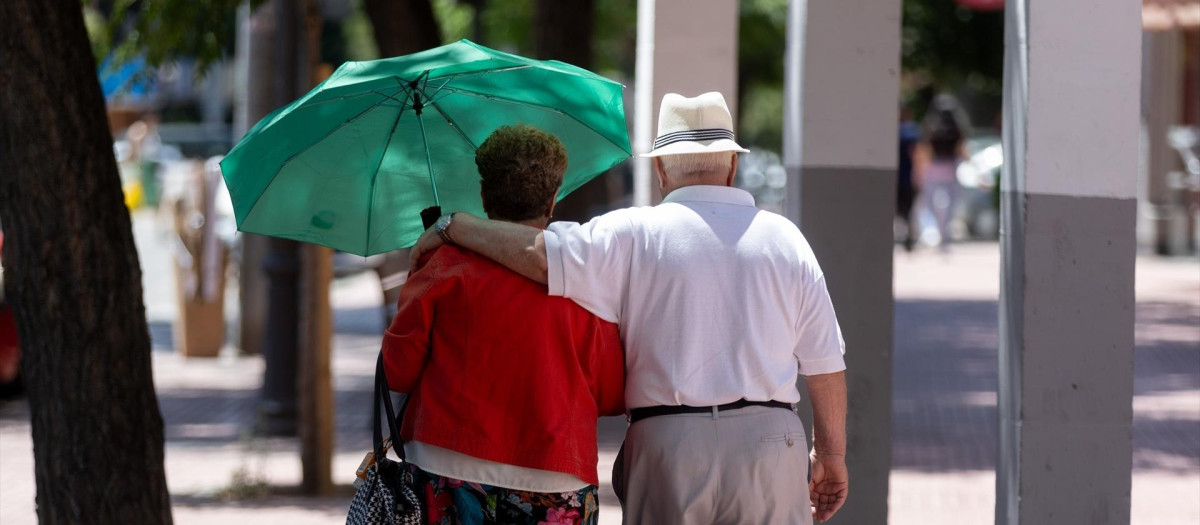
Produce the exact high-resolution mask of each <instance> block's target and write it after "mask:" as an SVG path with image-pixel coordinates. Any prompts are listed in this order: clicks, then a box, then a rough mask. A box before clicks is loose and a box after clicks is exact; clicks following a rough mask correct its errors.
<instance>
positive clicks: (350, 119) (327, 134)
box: [276, 91, 399, 174]
mask: <svg viewBox="0 0 1200 525" xmlns="http://www.w3.org/2000/svg"><path fill="white" fill-rule="evenodd" d="M396 93H399V91H397V92H396ZM379 95H382V96H384V97H386V98H383V99H380V100H379V102H376V103H374V104H371V105H370V106H367V107H366V108H365V109H363V110H362V111H359V112H358V114H357V115H354V116H353V117H350V118H348V119H346V121H345V122H342V123H341V124H338V125H337V127H336V128H333V129H331V130H329V133H326V134H324V135H322V136H321V138H319V139H317V140H314V141H313V143H312V144H309V145H307V146H305V147H304V148H303V149H301V150H300V151H297V152H295V153H293V154H291V155H290V156H288V158H286V159H284V160H283V162H282V163H281V164H280V165H279V167H280V168H283V165H284V164H287V163H289V162H291V161H292V159H294V158H296V157H299V156H300V155H303V154H304V153H305V152H306V151H308V150H309V149H310V148H312V147H313V146H316V145H317V144H320V143H321V141H323V140H325V139H327V138H329V136H330V135H333V134H334V133H337V132H338V130H340V129H342V128H344V127H346V126H347V125H349V124H351V123H353V122H354V121H356V120H358V119H359V118H362V116H363V115H366V114H367V113H370V112H371V111H372V110H374V109H375V108H377V107H379V106H380V105H382V104H383V103H384V101H387V100H395V98H393V97H394V95H393V96H392V97H389V96H387V95H384V94H383V93H379ZM276 174H278V172H276Z"/></svg>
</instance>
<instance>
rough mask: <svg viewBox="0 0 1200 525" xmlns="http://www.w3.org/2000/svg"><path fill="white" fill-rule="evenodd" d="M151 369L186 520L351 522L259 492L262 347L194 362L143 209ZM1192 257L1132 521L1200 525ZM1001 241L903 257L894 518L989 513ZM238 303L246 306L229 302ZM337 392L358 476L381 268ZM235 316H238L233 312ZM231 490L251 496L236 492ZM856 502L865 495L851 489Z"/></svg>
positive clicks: (20, 482)
mask: <svg viewBox="0 0 1200 525" xmlns="http://www.w3.org/2000/svg"><path fill="white" fill-rule="evenodd" d="M135 233H136V235H137V239H138V243H139V249H140V250H141V253H142V258H143V272H144V274H145V275H146V276H147V279H146V283H147V284H146V294H147V297H146V303H147V314H148V317H149V322H150V325H151V333H152V338H153V339H154V347H155V351H154V371H155V382H156V390H157V392H158V394H159V400H160V405H161V407H162V411H163V415H164V420H165V423H166V437H167V445H166V470H167V477H168V484H169V487H170V489H171V492H172V495H173V503H174V507H175V509H174V513H175V519H176V521H177V522H178V523H183V524H189V523H197V524H198V523H214V522H219V521H220V520H227V519H230V518H238V519H243V520H246V519H248V520H253V521H254V522H256V523H259V524H264V525H265V524H271V523H288V524H308V523H314V524H315V523H340V522H342V521H343V520H344V519H345V508H346V505H347V504H348V502H349V495H348V493H347V494H346V495H342V496H337V497H330V498H321V499H315V498H301V497H296V496H290V495H286V494H284V495H279V494H273V495H270V496H266V497H255V496H254V494H256V493H257V492H258V491H257V486H256V482H267V483H269V484H270V485H273V486H279V487H287V486H295V485H296V484H297V483H298V482H299V479H300V465H299V460H298V453H297V446H296V443H295V440H292V439H255V438H250V437H248V436H246V435H245V433H244V430H245V429H246V428H248V426H249V422H250V421H251V418H252V416H253V407H254V402H255V400H256V398H257V394H258V392H257V389H258V387H259V385H260V381H261V374H262V361H261V359H259V358H253V357H252V358H236V357H231V356H230V357H222V358H219V359H215V360H190V361H189V360H184V359H182V358H180V357H178V356H177V355H176V354H174V353H172V351H171V344H170V329H171V321H172V319H173V318H174V315H175V313H174V299H173V296H171V295H170V292H171V290H173V287H172V283H171V281H170V272H169V266H168V265H167V262H166V260H165V256H164V254H165V248H164V243H163V242H162V239H161V238H160V237H159V236H158V232H157V231H156V229H155V225H154V223H153V222H152V221H151V220H149V218H148V216H146V215H145V214H137V215H135ZM1195 269H1196V262H1195V261H1194V260H1193V261H1161V260H1158V259H1153V258H1141V259H1139V267H1138V271H1139V276H1138V277H1139V278H1138V300H1139V304H1138V309H1137V316H1138V328H1137V344H1138V349H1137V352H1136V354H1135V376H1136V378H1135V393H1136V398H1135V400H1134V407H1135V423H1134V446H1135V456H1134V466H1135V472H1134V489H1133V490H1134V493H1133V510H1134V512H1133V515H1134V523H1145V524H1155V525H1157V524H1167V525H1170V524H1174V523H1179V524H1184V523H1189V524H1195V523H1198V522H1200V501H1198V500H1197V498H1196V494H1198V493H1200V275H1198V274H1197V272H1195ZM997 276H998V255H997V253H996V247H995V245H966V246H962V247H959V248H958V249H957V250H955V251H954V252H953V253H952V254H951V255H949V256H947V257H942V256H939V255H936V254H923V253H918V254H916V255H913V256H909V255H907V254H903V253H899V254H897V261H896V287H895V288H896V294H897V305H896V336H897V346H896V351H895V354H894V355H895V397H894V401H893V416H894V441H893V456H894V465H893V472H892V479H891V492H892V494H891V499H890V502H889V504H890V517H891V522H892V523H893V524H908V523H913V524H915V523H922V524H930V523H933V524H938V523H945V524H956V525H957V524H975V523H991V522H992V506H993V504H994V496H993V485H994V479H995V477H994V472H993V470H994V459H993V457H994V453H995V447H996V443H995V433H996V413H995V411H996V408H995V404H996V399H995V389H996V304H995V299H996V296H997V290H998V284H997ZM230 301H231V303H235V301H233V300H232V299H230ZM333 301H334V306H335V309H336V314H335V329H336V332H337V333H336V336H335V343H334V347H335V350H334V363H333V372H334V374H335V385H334V386H335V389H336V390H337V414H336V418H337V419H336V422H337V436H336V439H337V440H336V445H335V452H336V457H335V465H334V476H335V481H336V482H338V483H341V484H349V483H350V481H352V476H353V470H354V468H355V467H356V466H357V464H358V462H359V460H360V459H361V457H362V453H363V452H364V451H365V450H366V449H367V447H368V446H369V437H368V436H369V432H370V427H369V420H368V417H369V399H370V398H369V394H368V393H369V391H370V386H371V381H372V377H373V372H374V358H375V353H376V352H377V351H378V348H379V340H380V337H379V334H380V333H381V331H382V329H383V320H382V317H381V314H380V310H379V308H380V307H379V302H380V299H379V297H378V288H377V285H376V284H375V283H373V282H372V280H371V278H370V277H369V276H358V277H353V278H350V279H345V280H340V281H337V282H336V283H335V285H334V290H333ZM234 316H236V312H230V318H231V319H232V318H234ZM623 431H624V422H623V420H621V419H612V418H609V419H606V420H603V421H602V422H601V432H600V444H601V458H600V459H601V465H600V469H599V470H600V476H601V481H602V483H603V484H604V485H605V486H604V487H603V488H602V498H601V499H602V503H603V509H602V515H601V516H602V517H601V522H602V523H619V522H620V515H619V512H618V511H617V509H616V507H615V503H616V502H615V498H614V497H613V496H612V493H611V489H610V488H609V486H608V481H609V479H608V478H609V472H610V469H611V463H612V461H613V459H614V458H615V455H616V451H617V447H618V446H619V444H620V439H621V436H622V434H623ZM0 487H2V489H0V523H2V524H4V525H10V524H12V525H17V524H23V523H33V522H35V517H34V507H33V504H34V503H33V498H34V488H33V460H32V443H31V442H30V437H29V419H28V411H27V408H26V406H25V405H24V403H22V402H16V403H7V404H3V405H0ZM222 493H233V494H238V495H241V496H243V497H241V498H240V499H232V500H231V499H226V498H223V497H222ZM850 504H864V503H863V502H856V501H854V500H853V496H852V497H851V502H850Z"/></svg>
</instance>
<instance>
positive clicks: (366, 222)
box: [221, 40, 630, 255]
mask: <svg viewBox="0 0 1200 525" xmlns="http://www.w3.org/2000/svg"><path fill="white" fill-rule="evenodd" d="M621 90H622V86H621V85H620V84H618V83H616V82H613V81H612V80H609V79H606V78H604V77H601V76H599V75H596V74H595V73H592V72H590V71H587V70H584V69H580V68H578V67H575V66H572V65H569V64H564V63H562V62H556V61H539V60H530V59H527V58H523V57H519V56H516V55H510V54H508V53H502V52H499V51H496V50H493V49H488V48H486V47H483V46H480V45H478V44H475V43H473V42H470V41H467V40H462V41H459V42H456V43H453V44H449V45H445V46H442V47H439V48H435V49H430V50H428V51H423V52H420V53H415V54H412V55H407V56H403V57H396V58H387V59H382V60H373V61H370V62H347V63H346V64H344V65H342V67H340V68H338V70H337V71H335V72H334V73H333V75H332V76H330V77H329V79H327V80H326V81H325V82H322V83H321V85H319V86H317V87H316V88H315V89H313V90H312V91H310V92H309V93H308V94H306V95H304V96H303V97H301V98H300V99H299V100H296V101H295V102H292V103H291V104H289V105H287V106H285V107H283V108H281V109H279V110H276V111H275V112H274V113H271V114H270V115H267V116H266V117H264V118H263V119H262V120H261V121H259V123H258V124H256V125H255V126H254V127H253V128H252V129H250V131H249V132H247V133H246V136H245V137H244V138H242V140H241V142H239V143H238V144H237V146H235V147H234V148H233V151H230V152H229V154H228V155H227V156H226V157H225V159H224V160H223V161H221V170H222V172H223V173H224V175H225V182H226V185H227V186H228V188H229V194H230V196H231V197H232V199H233V206H234V211H235V214H236V217H237V223H238V229H240V230H241V231H245V232H251V233H259V234H263V235H271V236H275V237H283V238H287V239H295V240H298V241H304V242H310V243H315V244H321V245H325V246H329V247H331V248H335V249H338V250H342V251H346V252H350V253H356V254H359V255H371V254H376V253H383V252H387V251H391V250H395V249H398V248H404V247H407V246H411V245H412V244H413V243H415V242H416V240H417V238H418V237H419V236H420V234H421V232H422V231H423V230H424V226H423V224H422V221H421V217H420V211H421V210H423V209H425V208H427V207H430V206H434V205H440V206H441V207H442V208H443V209H445V210H446V211H471V212H474V213H482V211H483V208H482V205H481V204H480V199H479V172H478V170H477V169H476V168H475V149H476V147H478V146H479V144H480V143H481V142H483V140H484V139H486V138H487V136H488V135H490V134H491V133H492V131H494V130H495V129H496V128H498V127H500V126H503V125H508V124H518V123H524V124H529V125H532V126H536V127H538V128H540V129H542V130H544V131H547V132H549V133H552V134H554V135H555V136H557V137H558V138H559V140H561V141H562V142H563V144H564V145H565V146H566V149H567V155H568V158H569V163H568V167H567V173H566V176H565V178H564V180H563V186H562V191H561V193H560V196H561V195H566V194H567V193H569V192H571V191H572V190H574V189H576V188H578V187H579V186H581V185H583V183H585V182H587V181H588V180H590V179H591V178H592V177H595V176H596V175H598V174H600V173H602V172H604V171H605V170H607V169H608V168H611V167H612V166H614V165H616V164H618V163H620V162H621V161H623V160H625V159H626V158H628V157H629V155H630V152H629V135H628V132H627V130H626V125H625V109H624V104H623V101H622V93H621Z"/></svg>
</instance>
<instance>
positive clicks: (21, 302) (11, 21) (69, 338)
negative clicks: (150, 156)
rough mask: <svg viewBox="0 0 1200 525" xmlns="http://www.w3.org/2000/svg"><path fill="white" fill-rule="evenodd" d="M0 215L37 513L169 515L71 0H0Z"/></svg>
mask: <svg viewBox="0 0 1200 525" xmlns="http://www.w3.org/2000/svg"><path fill="white" fill-rule="evenodd" d="M0 57H2V59H0V220H2V221H3V227H4V228H5V233H6V234H7V235H6V238H5V241H7V242H6V243H5V251H4V263H5V265H6V268H5V270H6V274H7V278H6V279H5V283H6V285H7V287H8V289H7V294H8V297H9V298H10V300H11V301H12V304H13V308H14V311H15V314H16V321H17V329H18V331H19V332H20V335H21V345H22V364H21V366H22V373H24V374H25V377H26V379H27V380H28V385H27V386H28V391H29V407H30V412H31V415H32V427H33V443H34V448H33V451H34V459H35V465H36V468H35V472H36V481H37V512H38V518H39V520H40V521H41V523H43V524H55V523H146V524H156V523H170V522H171V510H170V496H169V494H168V492H167V484H166V479H165V476H164V473H163V423H162V416H161V414H160V413H159V410H158V400H157V399H156V398H155V395H154V383H153V379H152V375H151V368H150V337H149V334H148V332H147V329H146V318H145V308H144V307H143V305H142V282H141V270H140V268H139V265H138V257H137V250H136V248H135V246H134V243H133V234H132V231H131V227H130V221H129V212H128V210H127V209H126V208H125V205H124V198H123V196H122V194H121V181H120V178H119V176H118V174H117V166H116V163H115V161H114V159H113V150H112V135H111V134H110V132H109V129H108V123H107V120H106V117H105V112H104V99H103V96H102V95H101V93H100V86H99V83H98V81H97V76H96V65H95V64H96V63H95V59H94V58H93V57H92V49H91V45H90V44H89V42H88V37H87V32H86V31H85V29H84V24H83V13H82V11H81V9H80V4H79V2H78V0H5V1H4V2H0Z"/></svg>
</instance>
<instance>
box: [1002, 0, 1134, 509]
mask: <svg viewBox="0 0 1200 525" xmlns="http://www.w3.org/2000/svg"><path fill="white" fill-rule="evenodd" d="M1141 7H1142V6H1141V3H1140V2H1095V1H1093V0H1010V1H1009V2H1006V9H1007V20H1006V23H1005V31H1006V41H1007V42H1006V43H1007V45H1006V46H1005V48H1006V55H1005V80H1004V83H1005V86H1004V98H1005V100H1004V106H1005V114H1004V154H1005V159H1004V168H1005V172H1004V177H1003V182H1002V184H1003V187H1002V189H1003V197H1002V199H1001V206H1002V211H1001V214H1002V221H1003V226H1002V230H1001V232H1002V233H1001V249H1002V259H1001V260H1002V265H1003V266H1002V273H1003V278H1004V282H1003V285H1002V286H1001V296H1000V363H999V365H1000V366H999V368H1000V382H999V413H1000V436H999V448H1000V450H999V457H998V461H997V472H996V523H1003V524H1016V523H1031V524H1032V523H1093V524H1110V523H1120V524H1127V523H1129V519H1130V513H1129V493H1130V492H1129V491H1130V468H1131V463H1132V448H1131V447H1132V445H1131V438H1132V429H1131V423H1132V415H1133V413H1132V395H1133V392H1132V390H1133V306H1134V288H1133V284H1134V281H1133V276H1134V274H1133V270H1134V255H1135V249H1136V242H1135V239H1134V222H1135V211H1136V206H1137V202H1136V198H1135V195H1136V190H1137V188H1136V185H1137V184H1136V181H1137V176H1136V175H1137V169H1138V129H1139V126H1138V117H1139V115H1138V113H1139V108H1138V89H1139V75H1140V72H1141V71H1140V56H1141ZM1085 15H1086V16H1085ZM1081 16H1085V18H1086V20H1087V22H1086V23H1081V20H1082V19H1081Z"/></svg>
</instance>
